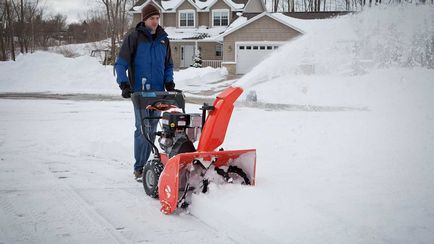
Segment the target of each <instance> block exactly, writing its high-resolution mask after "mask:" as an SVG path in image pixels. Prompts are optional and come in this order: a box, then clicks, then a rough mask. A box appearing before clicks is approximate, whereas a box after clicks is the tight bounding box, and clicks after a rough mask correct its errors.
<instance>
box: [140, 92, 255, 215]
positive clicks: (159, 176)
mask: <svg viewBox="0 0 434 244" xmlns="http://www.w3.org/2000/svg"><path fill="white" fill-rule="evenodd" d="M242 92H243V90H242V89H241V88H240V87H228V88H226V90H224V91H223V92H221V93H220V94H219V95H217V98H216V100H215V101H214V103H213V105H212V106H210V105H208V104H206V103H204V104H203V106H202V107H201V108H200V109H201V110H202V113H201V114H200V113H196V114H187V113H185V100H184V95H183V94H182V92H181V91H171V92H135V93H133V95H132V100H133V103H134V106H135V107H136V108H147V109H154V110H159V111H164V112H163V113H162V116H158V117H144V116H143V115H142V114H141V121H142V132H143V135H144V136H145V137H146V139H147V140H148V142H149V143H150V144H151V145H152V147H153V154H154V158H153V159H151V160H149V161H148V162H147V163H146V164H145V167H144V168H143V179H142V181H143V187H144V189H145V192H146V194H147V195H149V196H151V197H153V198H159V200H160V203H161V211H162V212H163V213H165V214H171V213H173V212H174V211H175V210H176V209H177V208H186V207H187V206H188V205H189V204H190V198H191V194H192V193H200V192H202V193H204V192H207V190H208V185H209V183H211V182H214V183H239V184H245V185H254V184H255V168H256V150H255V149H245V150H223V148H219V147H220V146H221V144H222V143H223V141H224V138H225V135H226V130H227V128H228V125H229V120H230V118H231V115H232V111H233V108H234V103H235V101H236V100H237V98H238V97H239V96H240V95H241V93H242ZM179 110H182V112H181V111H179ZM155 119H157V120H160V121H161V124H162V126H161V128H162V131H158V132H156V133H155V135H156V136H157V137H158V139H157V140H158V143H159V146H160V148H161V149H162V150H163V151H164V153H160V152H159V149H158V148H157V146H155V145H154V143H152V141H151V140H150V138H149V137H148V136H147V135H148V133H147V124H148V122H149V121H150V120H155ZM198 138H199V142H198V146H197V149H196V148H195V145H194V142H196V141H197V139H198Z"/></svg>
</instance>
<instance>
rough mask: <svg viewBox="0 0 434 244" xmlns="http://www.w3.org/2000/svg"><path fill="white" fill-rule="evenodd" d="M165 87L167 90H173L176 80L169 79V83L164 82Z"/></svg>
mask: <svg viewBox="0 0 434 244" xmlns="http://www.w3.org/2000/svg"><path fill="white" fill-rule="evenodd" d="M164 88H166V91H173V90H175V82H173V81H169V82H167V83H164Z"/></svg>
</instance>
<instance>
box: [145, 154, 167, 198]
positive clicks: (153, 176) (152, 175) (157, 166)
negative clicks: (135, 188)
mask: <svg viewBox="0 0 434 244" xmlns="http://www.w3.org/2000/svg"><path fill="white" fill-rule="evenodd" d="M163 169H164V165H163V164H162V163H161V162H160V161H159V160H156V159H153V160H149V161H148V162H146V164H145V167H143V188H144V189H145V192H146V195H148V196H150V197H152V198H158V181H159V180H160V175H161V172H163Z"/></svg>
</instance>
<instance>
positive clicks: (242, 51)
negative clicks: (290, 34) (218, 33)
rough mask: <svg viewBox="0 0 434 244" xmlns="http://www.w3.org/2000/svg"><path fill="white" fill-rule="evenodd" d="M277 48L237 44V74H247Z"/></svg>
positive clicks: (269, 45)
mask: <svg viewBox="0 0 434 244" xmlns="http://www.w3.org/2000/svg"><path fill="white" fill-rule="evenodd" d="M276 48H277V45H275V44H272V45H271V44H269V43H268V44H257V43H255V44H239V45H238V46H237V74H245V73H248V72H249V71H250V70H251V69H252V68H253V67H255V66H256V65H257V64H259V63H260V62H261V61H262V60H264V59H266V58H267V57H268V56H269V55H271V53H272V52H273V51H274V50H275V49H276Z"/></svg>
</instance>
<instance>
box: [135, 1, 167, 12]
mask: <svg viewBox="0 0 434 244" xmlns="http://www.w3.org/2000/svg"><path fill="white" fill-rule="evenodd" d="M149 2H152V3H153V4H155V5H157V6H158V7H159V8H160V9H161V10H162V12H163V13H164V11H165V10H164V8H163V6H161V5H160V4H158V3H157V2H156V1H154V0H147V1H146V2H144V3H143V4H142V5H140V6H133V8H132V9H133V10H132V11H129V12H130V13H140V14H141V13H142V8H143V7H145V5H146V4H148V3H149ZM134 8H139V9H140V10H134Z"/></svg>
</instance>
